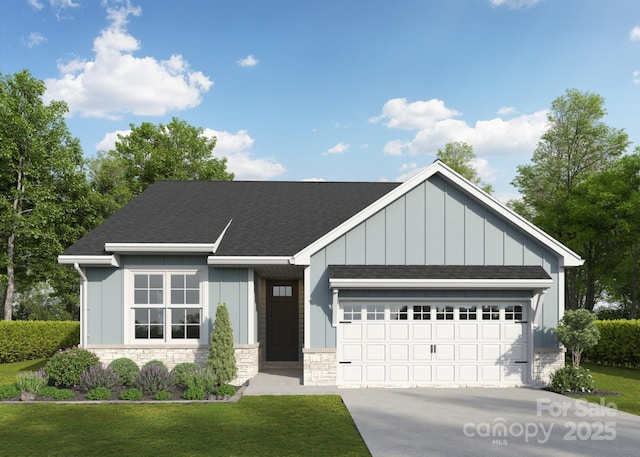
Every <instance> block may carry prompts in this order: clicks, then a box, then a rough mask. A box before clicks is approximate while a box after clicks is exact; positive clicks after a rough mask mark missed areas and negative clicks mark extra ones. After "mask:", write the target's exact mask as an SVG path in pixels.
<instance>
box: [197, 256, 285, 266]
mask: <svg viewBox="0 0 640 457" xmlns="http://www.w3.org/2000/svg"><path fill="white" fill-rule="evenodd" d="M207 264H208V265H227V266H229V265H291V264H292V258H291V257H289V256H214V255H210V256H209V257H207Z"/></svg>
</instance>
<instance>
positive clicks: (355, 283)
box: [329, 278, 553, 290]
mask: <svg viewBox="0 0 640 457" xmlns="http://www.w3.org/2000/svg"><path fill="white" fill-rule="evenodd" d="M551 286H553V280H552V279H416V278H405V279H379V278H329V287H331V288H332V289H398V288H402V289H447V290H456V289H458V290H471V289H482V290H486V289H492V290H540V289H548V288H550V287H551Z"/></svg>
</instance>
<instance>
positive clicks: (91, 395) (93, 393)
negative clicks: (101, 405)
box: [87, 387, 111, 400]
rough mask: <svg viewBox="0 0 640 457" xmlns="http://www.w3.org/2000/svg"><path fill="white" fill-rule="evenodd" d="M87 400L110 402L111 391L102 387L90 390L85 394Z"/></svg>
mask: <svg viewBox="0 0 640 457" xmlns="http://www.w3.org/2000/svg"><path fill="white" fill-rule="evenodd" d="M87 399H88V400H110V399H111V391H110V390H109V389H105V388H104V387H96V388H95V389H91V390H90V391H89V392H88V393H87Z"/></svg>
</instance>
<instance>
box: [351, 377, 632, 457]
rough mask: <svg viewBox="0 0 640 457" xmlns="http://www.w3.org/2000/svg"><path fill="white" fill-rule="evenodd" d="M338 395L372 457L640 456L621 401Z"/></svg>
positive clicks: (434, 392)
mask: <svg viewBox="0 0 640 457" xmlns="http://www.w3.org/2000/svg"><path fill="white" fill-rule="evenodd" d="M339 393H340V395H342V399H343V401H344V403H345V404H346V406H347V408H348V409H349V412H350V413H351V415H352V417H353V419H354V420H355V423H356V426H357V427H358V429H359V431H360V433H361V434H362V437H363V438H364V440H365V442H366V443H367V446H368V447H369V450H370V451H371V454H372V455H373V456H374V457H377V456H384V457H391V456H403V457H409V456H426V457H428V456H447V457H450V456H457V457H463V456H523V457H527V456H554V457H563V456H576V457H578V456H580V457H584V456H598V457H602V456H605V457H617V456H625V457H639V456H640V417H639V416H634V415H632V414H627V413H624V412H621V411H617V410H616V409H614V408H615V406H614V405H613V404H615V398H616V397H604V399H603V402H604V403H605V404H607V403H610V405H609V406H612V407H613V408H607V407H605V406H599V405H593V404H589V403H586V402H584V401H582V400H574V399H572V398H569V397H565V396H562V395H557V394H554V393H551V392H546V391H541V390H536V389H526V388H504V389H501V388H495V389H483V388H464V389H439V388H431V389H429V388H425V389H340V390H339ZM611 403H613V404H611Z"/></svg>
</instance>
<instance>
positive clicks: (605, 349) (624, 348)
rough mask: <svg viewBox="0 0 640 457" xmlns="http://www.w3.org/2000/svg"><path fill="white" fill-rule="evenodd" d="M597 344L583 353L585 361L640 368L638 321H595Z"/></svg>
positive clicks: (639, 331)
mask: <svg viewBox="0 0 640 457" xmlns="http://www.w3.org/2000/svg"><path fill="white" fill-rule="evenodd" d="M596 325H597V326H598V329H600V340H599V341H598V344H597V345H596V346H595V347H593V348H591V349H589V350H588V351H585V354H584V359H585V361H588V362H591V363H599V364H602V365H615V366H620V367H630V368H640V319H636V320H622V319H621V320H611V321H596Z"/></svg>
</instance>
